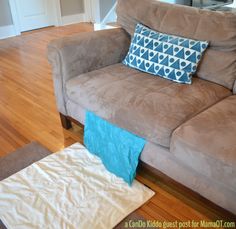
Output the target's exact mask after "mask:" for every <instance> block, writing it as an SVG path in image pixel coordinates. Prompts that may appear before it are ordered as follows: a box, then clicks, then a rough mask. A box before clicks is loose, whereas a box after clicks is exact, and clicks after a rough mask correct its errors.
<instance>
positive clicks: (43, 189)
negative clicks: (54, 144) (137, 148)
mask: <svg viewBox="0 0 236 229" xmlns="http://www.w3.org/2000/svg"><path fill="white" fill-rule="evenodd" d="M153 195H154V192H153V191H151V190H150V189H148V188H147V187H145V186H144V185H142V184H141V183H139V182H138V181H136V180H135V181H134V183H133V185H132V187H130V186H129V185H128V184H126V183H125V182H124V181H123V180H122V179H121V178H118V177H116V176H115V175H113V174H112V173H110V172H108V171H107V170H106V169H105V167H104V165H103V164H102V162H101V160H100V159H99V158H98V157H97V156H95V155H92V154H90V153H89V152H88V151H87V150H86V149H85V148H84V147H83V146H82V145H81V144H78V143H77V144H74V145H72V146H71V147H69V148H66V149H64V150H63V151H61V152H59V153H56V154H53V155H50V156H48V157H46V158H44V159H42V160H41V161H38V162H36V163H34V164H32V165H31V166H29V167H27V168H26V169H23V170H21V171H20V172H18V173H16V174H14V175H12V176H11V177H9V178H7V179H5V180H3V181H1V182H0V219H1V220H2V222H3V223H4V224H5V225H6V226H7V228H9V229H10V228H24V229H27V228H57V229H60V228H68V229H70V228H71V229H72V228H73V229H80V228H81V229H84V228H97V229H99V228H104V229H109V228H113V227H114V226H115V225H117V224H118V223H119V222H120V221H121V220H122V219H124V218H125V217H126V216H127V215H129V214H130V213H131V212H132V211H134V210H135V209H137V208H138V207H140V206H141V205H142V204H144V203H145V202H146V201H148V200H149V199H150V198H151V197H152V196H153Z"/></svg>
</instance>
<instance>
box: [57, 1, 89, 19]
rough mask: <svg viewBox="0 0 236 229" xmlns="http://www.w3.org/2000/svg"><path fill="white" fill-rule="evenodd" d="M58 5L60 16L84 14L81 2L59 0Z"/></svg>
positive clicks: (82, 2)
mask: <svg viewBox="0 0 236 229" xmlns="http://www.w3.org/2000/svg"><path fill="white" fill-rule="evenodd" d="M85 1H86V0H85ZM60 3H61V15H62V16H68V15H75V14H80V13H84V1H83V0H60Z"/></svg>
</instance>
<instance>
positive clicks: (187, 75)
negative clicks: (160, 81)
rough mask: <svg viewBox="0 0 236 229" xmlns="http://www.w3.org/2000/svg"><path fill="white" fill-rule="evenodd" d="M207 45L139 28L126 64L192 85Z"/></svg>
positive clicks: (140, 26) (140, 25)
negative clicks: (193, 76)
mask: <svg viewBox="0 0 236 229" xmlns="http://www.w3.org/2000/svg"><path fill="white" fill-rule="evenodd" d="M207 46H208V42H207V41H197V40H193V39H189V38H184V37H178V36H174V35H169V34H164V33H160V32H156V31H154V30H151V29H149V28H148V27H146V26H144V25H142V24H137V26H136V29H135V33H134V36H133V39H132V42H131V45H130V48H129V52H128V54H127V56H126V57H125V59H124V61H123V64H125V65H127V66H129V67H132V68H135V69H138V70H141V71H143V72H147V73H150V74H153V75H157V76H160V77H163V78H165V79H169V80H172V81H175V82H178V83H186V84H191V79H192V75H193V74H194V73H195V72H196V70H197V66H198V64H199V61H200V60H201V58H202V55H203V53H204V51H205V50H206V48H207Z"/></svg>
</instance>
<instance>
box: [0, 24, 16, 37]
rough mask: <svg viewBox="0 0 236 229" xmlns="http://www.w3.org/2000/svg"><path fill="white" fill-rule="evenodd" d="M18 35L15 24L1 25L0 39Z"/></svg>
mask: <svg viewBox="0 0 236 229" xmlns="http://www.w3.org/2000/svg"><path fill="white" fill-rule="evenodd" d="M14 36H16V31H15V27H14V25H6V26H0V39H5V38H8V37H14Z"/></svg>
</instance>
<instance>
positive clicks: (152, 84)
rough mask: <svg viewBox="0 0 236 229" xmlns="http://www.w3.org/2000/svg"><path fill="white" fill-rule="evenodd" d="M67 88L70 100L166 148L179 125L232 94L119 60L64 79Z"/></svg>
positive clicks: (196, 80) (202, 82) (221, 89)
mask: <svg viewBox="0 0 236 229" xmlns="http://www.w3.org/2000/svg"><path fill="white" fill-rule="evenodd" d="M66 92H67V96H68V98H69V99H70V100H71V101H73V102H74V103H78V104H79V105H81V106H82V107H85V108H86V109H88V110H90V111H93V112H95V113H96V114H97V115H99V116H100V117H102V118H104V119H106V120H109V121H110V122H112V123H114V124H116V125H118V126H120V127H122V128H125V129H127V130H129V131H131V132H133V133H135V134H137V135H139V136H142V137H144V138H145V139H147V140H148V141H150V142H153V143H156V144H160V145H162V146H165V147H169V145H170V137H171V134H172V132H173V130H175V129H176V128H177V127H178V126H179V125H181V124H182V123H183V122H185V121H187V120H188V119H189V118H191V117H193V116H194V115H196V114H197V113H199V112H201V111H202V110H204V109H206V108H207V107H209V106H211V105H213V104H215V103H216V102H217V101H219V100H221V99H223V98H225V97H226V96H229V95H230V94H231V92H230V91H229V90H228V89H226V88H224V87H222V86H220V85H217V84H214V83H211V82H207V81H205V80H201V79H197V78H194V79H193V84H192V85H183V84H178V83H174V82H172V81H169V80H165V79H162V78H160V77H155V76H152V75H149V74H147V73H143V72H140V71H138V70H134V69H132V68H129V67H127V66H125V65H123V64H116V65H111V66H108V67H105V68H102V69H99V70H96V71H92V72H88V73H84V74H81V75H79V76H77V77H75V78H73V79H71V80H69V81H67V83H66ZM189 95H191V96H189Z"/></svg>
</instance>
